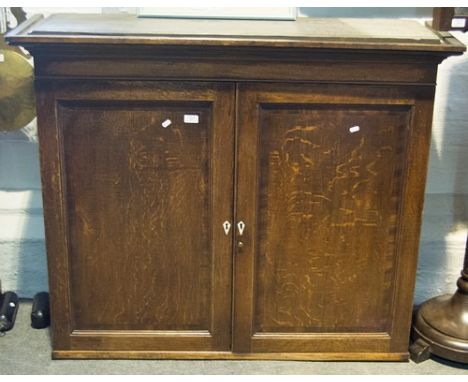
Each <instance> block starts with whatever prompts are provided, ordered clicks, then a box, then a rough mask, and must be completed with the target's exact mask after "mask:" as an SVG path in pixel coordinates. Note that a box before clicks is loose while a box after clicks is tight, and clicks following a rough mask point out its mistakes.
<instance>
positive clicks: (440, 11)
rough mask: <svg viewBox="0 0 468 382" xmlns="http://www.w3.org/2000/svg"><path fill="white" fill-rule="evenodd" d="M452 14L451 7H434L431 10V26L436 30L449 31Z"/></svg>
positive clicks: (453, 11) (453, 9)
mask: <svg viewBox="0 0 468 382" xmlns="http://www.w3.org/2000/svg"><path fill="white" fill-rule="evenodd" d="M454 14H455V8H453V7H435V8H434V9H433V10H432V28H433V29H435V30H436V31H449V30H450V28H451V26H452V19H453V16H454Z"/></svg>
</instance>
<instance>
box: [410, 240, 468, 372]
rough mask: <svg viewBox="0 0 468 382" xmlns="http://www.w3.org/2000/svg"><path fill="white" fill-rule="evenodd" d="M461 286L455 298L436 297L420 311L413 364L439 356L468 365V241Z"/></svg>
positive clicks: (413, 335) (413, 332)
mask: <svg viewBox="0 0 468 382" xmlns="http://www.w3.org/2000/svg"><path fill="white" fill-rule="evenodd" d="M457 287H458V290H457V291H456V292H455V294H454V295H443V296H438V297H434V298H432V299H430V300H428V301H426V302H425V303H424V304H422V305H421V307H420V308H419V310H418V312H417V314H416V316H415V320H414V322H413V328H412V337H413V339H414V340H415V342H414V343H413V345H412V346H411V347H410V353H411V358H412V359H413V361H415V362H418V363H419V362H422V361H425V360H426V359H428V358H429V357H430V355H431V354H435V355H437V356H439V357H442V358H446V359H449V360H452V361H456V362H463V363H468V239H467V246H466V250H465V261H464V266H463V270H462V273H461V277H460V278H459V279H458V282H457Z"/></svg>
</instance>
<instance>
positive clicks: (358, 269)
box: [8, 16, 464, 360]
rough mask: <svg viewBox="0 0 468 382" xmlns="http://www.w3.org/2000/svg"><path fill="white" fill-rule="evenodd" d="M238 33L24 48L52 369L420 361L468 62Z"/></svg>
mask: <svg viewBox="0 0 468 382" xmlns="http://www.w3.org/2000/svg"><path fill="white" fill-rule="evenodd" d="M123 19H125V20H123ZM101 20H104V21H106V22H105V23H103V25H104V26H101V27H99V26H98V27H96V26H95V25H96V23H98V22H99V21H101ZM124 21H125V22H124ZM332 22H333V21H332ZM119 23H121V24H119ZM231 23H233V22H219V21H210V22H201V24H200V21H185V22H184V21H174V24H173V25H172V26H171V25H169V24H168V23H167V22H166V21H161V20H158V23H156V21H155V20H138V19H135V18H132V17H131V16H100V18H99V19H98V20H95V19H93V17H91V16H80V17H77V16H54V17H51V18H49V19H47V20H45V21H37V20H36V21H35V20H34V19H33V22H32V23H31V25H26V26H22V27H19V29H17V30H16V31H13V32H12V33H11V34H10V36H9V37H8V38H9V41H10V42H11V43H15V44H22V45H24V46H26V47H27V48H28V49H30V51H31V52H32V53H33V55H34V56H35V62H36V77H37V79H36V94H37V105H38V122H39V138H40V149H41V166H42V180H43V194H44V213H45V223H46V236H47V237H46V241H47V252H48V267H49V280H50V295H51V303H52V317H53V356H54V357H56V358H225V359H228V358H238V359H249V358H250V359H255V358H257V359H350V360H351V359H381V360H384V359H387V360H403V359H406V358H407V357H408V354H407V348H408V335H409V324H410V317H411V308H412V292H413V288H414V281H415V272H416V262H417V250H418V239H419V230H420V222H421V211H422V201H423V194H424V182H425V173H426V168H427V156H428V149H429V142H430V128H431V114H432V103H433V97H434V83H435V75H436V67H437V64H438V63H439V62H440V61H441V60H442V59H443V58H444V57H446V56H448V55H450V54H457V53H460V52H462V51H463V49H464V48H463V47H462V46H461V45H460V44H459V43H458V42H456V40H453V39H452V38H451V37H448V36H446V37H445V38H443V39H441V36H437V35H435V34H434V33H433V32H431V31H429V30H426V29H424V28H423V27H421V26H417V27H416V26H415V25H414V24H412V23H410V22H408V23H407V24H406V23H403V24H402V23H400V22H398V28H400V29H398V28H397V30H398V31H400V32H401V34H402V35H404V36H406V37H398V36H397V37H395V38H394V39H393V40H392V39H389V38H388V36H387V37H386V36H383V35H382V33H384V34H385V32H382V31H380V32H379V30H377V31H376V33H377V35H376V36H373V37H371V38H369V37H366V38H364V37H361V38H359V36H351V37H348V39H347V40H346V38H343V37H340V36H339V33H345V34H346V33H349V31H348V32H346V30H344V31H341V32H340V29H339V23H338V22H337V25H336V27H337V34H338V35H337V38H336V40H333V39H326V38H324V36H323V33H324V32H323V29H320V28H323V25H322V27H321V26H320V23H319V24H318V26H314V24H310V22H308V21H298V22H297V23H298V24H290V22H285V24H282V25H285V26H289V27H290V26H291V25H295V26H298V28H293V29H291V30H289V32H288V33H291V35H284V36H282V37H281V38H276V37H267V36H263V37H262V36H260V37H259V36H258V35H257V34H256V33H254V32H255V30H256V28H257V29H258V28H260V27H259V25H260V24H258V22H241V23H240V24H231ZM234 23H236V22H234ZM264 23H265V24H261V26H262V28H263V29H262V28H261V30H262V31H264V30H265V29H264V28H265V27H266V28H267V30H268V28H269V27H270V26H273V27H275V28H278V27H277V24H276V23H268V22H264ZM384 23H386V25H387V28H388V27H391V25H392V24H391V23H392V22H390V21H386V22H384ZM113 25H122V28H124V29H125V28H130V29H129V31H130V30H131V31H132V33H130V32H128V36H127V35H126V34H125V30H124V31H123V32H122V33H120V34H119V35H116V32H115V30H114V29H115V28H114V27H113ZM178 25H179V27H180V28H182V32H181V31H180V30H179V29H178ZM229 25H231V26H232V25H238V27H237V28H238V30H239V31H243V30H247V32H245V33H247V34H248V33H250V35H249V34H248V35H244V36H232V32H231V34H229V33H228V32H226V29H227V28H228V27H229ZM201 26H203V27H204V28H206V30H207V31H208V30H211V29H213V28H215V29H216V28H218V29H217V30H219V33H218V34H217V35H215V36H214V37H213V36H211V37H207V36H206V35H205V34H203V32H202V31H203V28H202V30H198V29H199V28H200V27H201ZM242 26H244V27H245V28H246V29H243V27H242ZM405 26H406V28H407V29H405ZM289 27H287V28H286V31H288V28H289ZM314 27H315V28H316V30H315V32H314ZM96 28H97V29H96ZM99 28H101V29H102V28H103V30H100V29H99ZM106 28H108V29H106ZM151 28H152V29H151ZM158 28H161V31H159V32H158ZM165 28H166V29H165ZM167 28H169V29H170V28H173V30H174V31H173V34H174V35H173V34H170V33H169V37H168V29H167ZM184 28H186V29H184ZM187 28H188V29H189V30H191V32H188V31H187ZM190 28H192V29H190ZM249 28H250V29H249ZM301 28H302V29H301ZM150 29H151V33H150V32H148V31H149V30H150ZM252 30H253V31H252ZM291 31H292V32H291ZM383 31H385V28H384V29H383ZM93 33H94V36H92V35H93ZM177 33H181V34H182V35H183V36H177ZM265 33H266V32H265ZM277 33H278V32H277ZM301 33H303V34H305V35H301ZM314 33H315V34H314ZM379 33H380V35H379ZM405 33H406V34H405ZM90 35H91V37H90ZM271 35H275V36H277V34H274V33H273V32H272V33H271ZM368 35H369V34H368V33H367V34H366V36H368ZM122 36H124V37H122ZM125 36H126V37H125ZM413 36H414V37H413ZM398 39H400V40H401V41H400V40H398ZM299 79H300V80H299Z"/></svg>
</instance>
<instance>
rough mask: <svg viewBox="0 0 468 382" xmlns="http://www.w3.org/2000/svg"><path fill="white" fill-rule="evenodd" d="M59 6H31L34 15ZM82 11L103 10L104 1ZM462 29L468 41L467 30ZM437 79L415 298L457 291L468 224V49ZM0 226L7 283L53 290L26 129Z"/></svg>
mask: <svg viewBox="0 0 468 382" xmlns="http://www.w3.org/2000/svg"><path fill="white" fill-rule="evenodd" d="M55 10H57V9H50V8H48V9H45V8H42V9H38V8H35V9H31V8H29V9H27V11H29V13H31V14H32V13H42V12H43V13H52V12H54V11H55ZM114 10H117V8H114ZM128 10H129V9H127V11H128ZM132 10H135V8H130V11H132ZM60 11H61V12H63V11H64V9H63V8H62V9H60ZM79 11H81V12H100V8H87V9H80V10H79ZM106 11H107V12H108V11H109V9H107V10H106ZM298 13H299V15H300V16H316V17H325V16H334V17H356V16H358V17H405V18H427V17H430V15H431V10H430V8H385V9H382V8H360V9H353V8H313V9H311V8H300V9H299V12H298ZM456 36H457V37H458V38H459V39H460V40H462V41H463V42H464V43H465V44H468V36H467V35H463V34H461V33H456ZM437 82H438V88H437V93H436V101H435V111H434V124H433V139H432V146H431V158H430V166H429V178H428V184H427V188H426V202H425V209H424V224H423V227H422V238H421V246H420V261H419V267H418V274H417V284H416V297H415V302H416V303H419V302H422V301H424V300H425V299H427V298H428V297H431V296H433V295H437V294H440V293H445V292H452V291H453V290H454V288H455V280H456V279H457V277H458V274H459V271H460V268H461V266H462V257H463V253H464V244H465V240H466V234H467V228H468V212H467V211H468V150H467V149H466V148H467V147H468V88H467V87H466V84H467V83H468V55H467V54H464V55H463V56H459V57H451V58H449V59H447V60H446V61H445V62H444V63H442V65H441V66H440V69H439V76H438V81H437ZM32 136H33V137H34V134H32ZM0 227H1V229H0V279H1V280H2V282H3V289H10V290H15V291H17V292H18V293H19V294H20V295H21V296H23V297H31V296H32V295H33V294H34V293H36V292H38V291H40V290H44V289H46V288H47V282H46V264H45V246H44V228H43V222H42V204H41V197H40V177H39V164H38V149H37V143H36V142H34V141H31V140H30V139H29V138H28V137H27V136H26V135H25V134H23V133H21V132H15V133H0Z"/></svg>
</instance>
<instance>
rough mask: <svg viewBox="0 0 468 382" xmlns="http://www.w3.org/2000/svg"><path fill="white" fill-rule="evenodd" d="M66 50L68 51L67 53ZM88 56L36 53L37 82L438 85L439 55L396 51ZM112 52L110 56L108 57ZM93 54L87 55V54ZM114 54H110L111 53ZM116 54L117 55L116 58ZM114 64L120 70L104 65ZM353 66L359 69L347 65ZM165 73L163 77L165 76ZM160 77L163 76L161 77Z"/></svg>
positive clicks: (158, 51)
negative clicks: (161, 81) (49, 80)
mask: <svg viewBox="0 0 468 382" xmlns="http://www.w3.org/2000/svg"><path fill="white" fill-rule="evenodd" d="M68 49H69V48H68ZM99 50H100V54H98V52H96V53H95V54H93V55H91V56H89V55H85V54H78V53H79V49H78V47H75V49H73V51H71V52H70V51H67V49H59V51H56V50H55V49H54V50H53V51H49V50H47V52H48V53H47V54H46V55H41V54H39V55H38V57H37V59H36V61H35V70H36V76H37V77H38V78H48V79H53V78H64V77H66V78H90V77H91V78H109V79H115V78H127V79H128V78H131V79H146V80H148V79H151V80H154V79H167V78H171V79H173V80H174V81H179V80H201V79H203V80H220V79H221V80H223V81H226V80H227V81H239V80H241V81H288V82H301V83H302V82H327V83H330V82H361V83H389V84H399V83H408V84H415V83H418V84H425V85H431V86H432V85H433V84H435V81H436V75H437V70H436V66H435V64H437V63H439V62H440V61H441V60H442V58H443V57H441V56H439V55H431V56H429V55H427V54H415V55H414V56H412V57H408V56H404V57H403V56H401V55H398V54H395V53H394V52H382V53H381V54H379V55H378V56H376V55H372V54H366V53H363V52H359V53H340V52H338V53H337V52H321V53H317V52H310V51H304V50H302V51H296V50H291V49H286V50H284V51H281V52H278V50H277V49H273V50H271V49H258V48H257V49H252V48H250V47H248V48H245V49H229V50H220V49H219V48H210V47H203V48H202V49H200V48H199V49H197V48H193V47H190V48H183V49H180V48H171V49H169V48H168V49H164V48H160V49H159V48H158V49H151V50H144V49H143V50H138V51H135V50H134V49H131V50H130V51H128V52H127V54H124V56H125V57H121V56H120V55H121V54H122V53H118V52H116V50H115V49H113V48H111V49H109V47H104V46H103V47H99ZM112 52H113V53H112ZM90 53H91V52H88V54H90ZM111 53H112V54H111ZM116 54H117V56H116ZM109 60H118V61H119V65H110V66H109V65H108V62H109ZM353 61H357V62H359V65H350V62H353ZM163 73H164V74H163ZM162 74H163V75H162Z"/></svg>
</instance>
